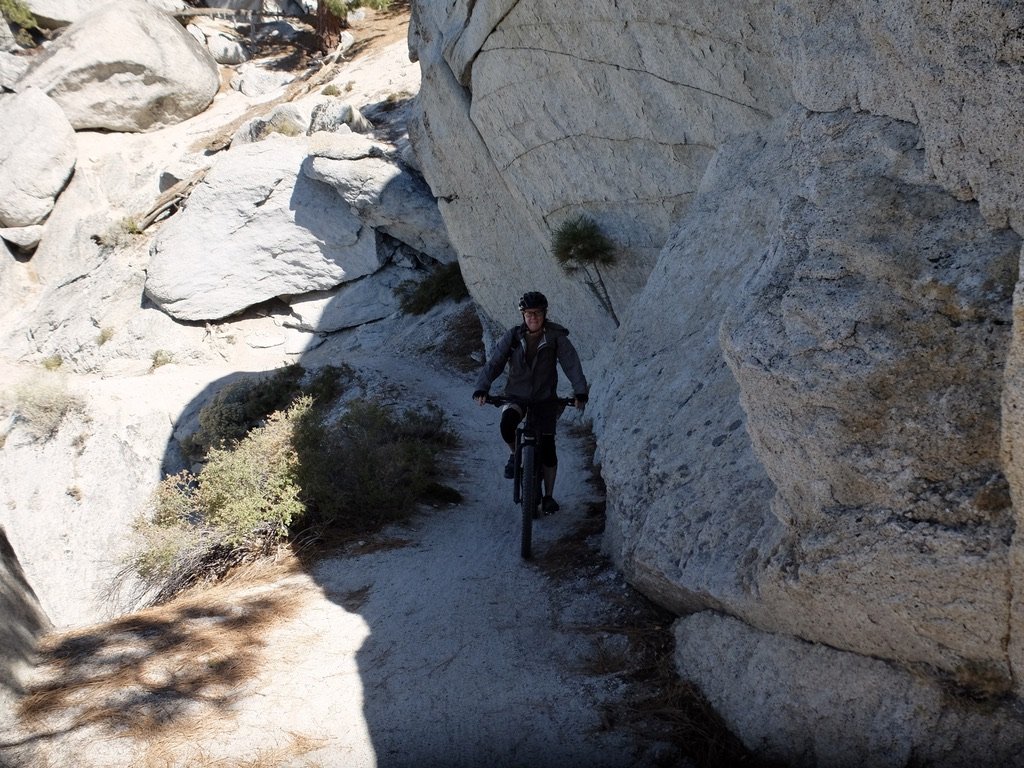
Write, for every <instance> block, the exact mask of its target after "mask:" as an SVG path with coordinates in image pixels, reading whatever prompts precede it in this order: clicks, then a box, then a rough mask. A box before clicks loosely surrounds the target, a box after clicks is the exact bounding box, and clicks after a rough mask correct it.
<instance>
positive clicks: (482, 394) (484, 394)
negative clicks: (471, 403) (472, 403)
mask: <svg viewBox="0 0 1024 768" xmlns="http://www.w3.org/2000/svg"><path fill="white" fill-rule="evenodd" d="M478 397H487V390H486V389H478V390H477V391H476V392H474V393H473V399H474V400H476V399H477V398H478Z"/></svg>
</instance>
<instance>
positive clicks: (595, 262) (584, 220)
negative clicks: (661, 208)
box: [551, 214, 619, 326]
mask: <svg viewBox="0 0 1024 768" xmlns="http://www.w3.org/2000/svg"><path fill="white" fill-rule="evenodd" d="M551 252H552V254H553V255H554V257H555V260H556V261H557V262H558V263H559V265H561V267H562V269H563V270H565V272H566V274H570V275H571V274H574V273H576V272H582V273H583V276H584V282H585V283H586V285H587V287H588V288H589V289H590V290H591V292H592V293H593V294H594V297H595V298H596V299H597V300H598V303H600V304H601V306H602V307H603V308H604V310H605V311H606V312H607V313H608V314H609V315H610V316H611V318H612V320H614V321H615V325H616V326H617V325H618V324H619V318H618V316H617V315H616V314H615V308H614V307H613V306H612V300H611V296H610V295H609V293H608V288H607V286H606V285H605V282H604V277H603V276H602V275H601V267H603V266H604V267H607V266H610V265H612V264H614V263H615V245H614V244H613V243H612V241H611V240H609V239H608V238H607V237H606V236H605V234H604V233H603V232H602V231H601V228H600V227H599V226H598V225H597V222H595V221H594V220H593V219H591V218H590V217H589V216H584V215H583V214H580V215H579V216H575V217H573V218H571V219H567V220H566V221H564V222H562V224H561V226H559V227H558V228H557V229H556V230H555V232H554V234H553V235H552V238H551Z"/></svg>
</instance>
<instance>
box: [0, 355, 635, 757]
mask: <svg viewBox="0 0 1024 768" xmlns="http://www.w3.org/2000/svg"><path fill="white" fill-rule="evenodd" d="M351 362H353V363H354V364H355V365H356V366H357V367H358V368H359V369H360V370H362V371H364V372H365V371H374V373H373V374H372V375H373V376H375V377H378V378H379V380H380V381H381V382H383V383H384V384H385V386H386V387H388V388H390V389H391V390H392V391H394V390H403V391H404V392H406V393H408V402H415V401H416V400H417V399H419V398H422V399H424V400H430V401H433V402H435V403H436V404H437V405H439V406H440V407H441V408H442V410H443V411H444V412H445V414H446V415H447V416H448V418H449V419H450V421H451V423H452V424H453V425H454V426H455V427H456V428H457V431H458V432H459V434H460V436H461V442H462V444H461V447H460V448H459V449H458V450H457V451H456V453H455V454H454V455H453V457H452V484H453V485H454V486H456V487H457V488H458V489H459V490H460V491H461V492H462V493H463V495H464V497H465V498H464V501H463V502H462V503H461V504H458V505H454V506H450V507H445V508H434V509H427V510H425V511H424V512H423V513H422V514H420V515H418V516H417V517H416V518H414V519H413V520H412V521H411V522H410V523H409V524H406V525H402V526H395V527H392V528H390V529H388V530H387V531H385V532H383V533H382V534H380V535H379V536H377V537H373V538H372V539H368V540H367V541H366V542H364V543H361V544H357V545H352V546H350V547H348V549H347V551H345V552H341V553H339V554H338V555H337V556H333V557H329V558H327V559H322V560H320V561H318V562H315V563H313V564H307V565H306V566H305V567H297V568H294V569H292V570H291V571H289V572H286V573H283V574H281V575H279V576H278V577H276V578H274V579H271V580H269V581H264V582H263V583H257V584H256V585H248V586H245V585H242V586H238V587H233V588H232V587H230V586H229V587H228V588H226V589H227V590H228V591H226V592H225V591H224V590H214V592H213V593H211V594H210V595H207V596H205V597H203V598H202V599H200V600H199V602H197V603H194V604H185V605H184V606H182V607H178V608H173V607H172V608H170V610H171V611H172V613H171V614H170V618H169V619H167V620H166V626H163V625H161V626H160V627H157V626H156V624H157V623H158V622H156V621H149V620H147V621H149V623H148V624H146V623H145V622H144V627H145V628H146V629H147V631H149V632H150V633H151V634H150V635H149V636H160V635H159V632H160V631H165V632H176V633H178V634H180V635H181V636H183V637H188V638H189V639H188V642H187V643H184V644H183V645H181V646H180V647H174V644H173V643H170V642H167V641H166V639H164V640H161V641H159V642H155V643H154V644H153V645H152V647H148V648H147V647H145V645H144V643H143V647H142V648H140V647H139V646H138V638H139V637H143V638H145V637H149V636H147V635H146V634H145V632H141V633H137V634H136V635H133V637H135V638H136V645H135V647H131V644H130V643H127V642H126V643H125V644H124V647H122V646H119V645H118V643H117V642H115V641H114V636H115V635H116V632H114V631H112V630H111V629H110V628H109V627H107V628H95V629H94V630H93V635H94V636H93V637H92V642H94V643H95V644H97V647H98V650H96V649H93V652H92V654H91V656H92V657H91V658H90V659H89V661H88V662H86V663H85V664H84V670H85V671H83V670H78V671H77V672H76V674H78V675H79V676H84V677H85V678H89V677H90V673H89V672H88V671H87V670H88V668H92V669H93V670H94V673H92V679H93V681H94V682H102V683H105V684H106V688H108V689H109V688H112V687H113V686H116V685H117V681H118V680H122V681H125V682H123V683H122V684H123V686H124V687H123V688H122V690H121V691H116V690H105V689H104V686H103V685H95V686H94V687H95V692H94V693H92V694H89V696H87V697H86V698H84V699H82V700H80V703H79V705H78V706H77V707H69V708H66V710H65V711H64V712H63V713H61V714H59V715H58V716H57V717H56V718H54V717H51V718H50V719H49V720H44V721H41V722H40V723H38V724H37V725H36V726H35V728H34V729H30V730H29V731H26V732H21V733H20V734H18V737H17V738H15V739H13V741H14V742H16V743H17V744H19V745H20V747H19V749H16V750H14V751H8V752H6V753H5V754H8V755H10V756H12V758H13V756H14V755H15V754H18V755H20V759H22V760H28V761H29V762H25V763H24V764H26V765H28V764H36V765H40V766H71V765H74V766H82V767H83V768H87V767H88V766H148V765H152V766H185V765H189V766H193V765H216V766H242V765H253V766H271V765H272V766H286V765H287V766H292V765H294V766H323V767H325V768H335V767H337V768H342V767H343V766H344V767H347V768H358V767H361V766H382V767H383V766H388V767H394V768H397V767H398V766H466V767H467V768H468V767H469V766H485V765H486V766H495V767H503V766H509V767H511V766H533V767H534V768H544V767H545V766H576V765H587V766H595V767H596V766H608V767H609V768H611V767H613V766H643V765H646V764H651V762H652V761H653V757H652V755H651V753H649V752H646V751H644V750H643V749H640V748H639V747H638V745H637V742H636V741H635V738H634V737H633V735H631V734H630V733H628V732H627V731H622V730H607V729H602V727H601V724H602V716H601V712H602V706H603V705H610V704H613V703H614V702H615V701H616V699H617V698H618V697H621V696H622V695H623V694H624V689H623V686H622V684H621V683H620V682H619V678H617V677H616V676H614V675H605V676H601V675H596V674H593V673H592V672H588V671H587V660H588V658H592V656H593V654H594V652H595V647H596V646H595V642H600V640H601V635H600V633H594V632H593V631H591V629H592V628H594V627H596V626H598V625H600V624H602V623H603V622H606V621H607V620H608V617H609V616H610V615H611V613H612V612H613V610H614V606H613V605H612V602H613V598H614V592H615V590H616V589H617V590H619V591H620V592H623V591H624V590H625V588H624V587H623V586H621V585H617V584H616V579H617V577H616V576H615V575H614V574H613V573H612V572H611V571H610V570H609V569H608V568H604V569H599V570H598V571H594V570H590V571H589V573H590V575H589V576H585V577H584V576H582V575H580V576H578V577H574V576H570V577H568V578H558V579H553V578H551V577H549V576H548V575H546V572H545V568H544V565H545V563H546V562H547V561H549V560H550V559H551V558H553V557H555V556H556V553H557V548H558V544H557V542H558V541H559V539H561V538H563V537H566V536H568V535H569V534H571V532H572V531H573V530H574V529H575V528H576V527H577V526H579V525H580V523H581V522H583V521H584V519H585V517H586V516H587V507H588V505H589V503H590V502H592V501H594V500H595V491H594V490H593V488H592V486H591V485H589V484H588V483H587V482H586V480H587V469H586V467H585V459H586V457H585V453H586V451H585V449H584V446H583V445H582V443H581V440H580V438H578V437H574V436H573V435H571V434H570V430H567V429H566V425H565V424H563V425H562V427H561V434H560V439H559V449H560V450H559V459H560V471H559V482H558V486H557V488H556V496H557V497H558V499H559V501H560V502H561V504H562V510H561V511H560V512H559V513H557V514H555V515H552V516H548V517H545V518H542V519H540V520H538V521H537V522H536V525H535V526H534V551H535V559H534V561H532V562H524V561H523V560H521V558H520V557H519V530H520V527H519V517H518V509H517V508H516V507H514V506H513V504H512V501H511V483H510V481H507V480H505V479H504V478H503V477H502V475H501V469H502V467H503V464H504V458H505V449H504V447H503V445H502V444H501V443H500V441H499V439H498V437H497V429H496V424H497V417H498V411H497V409H495V408H492V407H490V406H486V407H480V406H478V405H476V404H475V403H474V402H473V401H472V400H471V398H470V392H471V384H470V383H469V382H468V381H466V380H462V379H459V378H457V377H454V376H452V375H449V374H445V373H440V372H437V371H434V370H431V369H430V368H429V367H427V366H425V365H424V364H422V363H421V362H417V361H413V362H410V361H403V360H398V359H387V358H383V357H379V356H378V357H374V358H373V359H367V360H353V361H351ZM595 573H596V574H597V575H596V576H595V575H594V574H595ZM231 589H234V591H231ZM175 611H176V612H175ZM161 615H162V616H164V617H165V618H166V617H167V615H168V614H167V611H166V610H165V611H164V613H163V614H161ZM207 630H209V631H212V632H213V633H214V636H215V637H216V640H215V641H211V642H210V643H208V644H206V645H204V644H203V643H202V642H199V640H198V639H197V638H201V632H203V631H207ZM190 632H192V633H194V636H191V637H189V633H190ZM87 637H88V633H87ZM174 651H177V655H175V653H174ZM161 654H163V655H164V656H165V657H166V658H165V661H164V662H163V663H162V664H157V663H155V662H154V660H155V659H159V657H160V655H161ZM118 664H121V665H124V666H126V667H127V674H120V673H119V674H112V673H111V672H110V669H111V667H112V665H113V666H116V665H118ZM196 664H198V665H199V666H200V669H199V670H198V671H197V672H194V673H193V674H192V677H191V678H190V677H189V670H190V669H191V668H192V667H193V666H195V665H196ZM140 680H144V681H147V683H148V688H147V687H145V686H143V692H144V693H148V696H146V697H143V696H140V695H139V681H140ZM190 681H191V682H190ZM161 686H163V687H164V690H163V691H162V692H161ZM183 691H184V692H185V695H182V692H183ZM90 708H91V709H92V710H94V712H93V714H94V715H96V717H94V718H93V717H88V716H86V717H83V714H85V715H88V714H89V711H90ZM119 708H120V709H122V710H123V711H122V715H123V716H124V717H122V718H121V719H120V720H119V719H118V717H117V716H116V714H111V711H113V712H115V713H116V712H117V710H118V709H119ZM140 713H145V714H146V718H147V719H146V720H145V721H140V720H139V719H138V716H139V714H140ZM90 720H92V721H93V722H88V721H90ZM83 721H84V722H83ZM41 734H42V736H41V737H40V735H41ZM8 743H10V742H8ZM0 754H4V753H0ZM2 759H3V758H2V757H0V764H2ZM13 764H18V763H16V762H14V763H12V765H13Z"/></svg>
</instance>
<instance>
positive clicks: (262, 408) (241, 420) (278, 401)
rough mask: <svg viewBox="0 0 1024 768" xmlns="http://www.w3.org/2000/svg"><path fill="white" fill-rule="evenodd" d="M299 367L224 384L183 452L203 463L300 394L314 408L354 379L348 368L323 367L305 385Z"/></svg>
mask: <svg viewBox="0 0 1024 768" xmlns="http://www.w3.org/2000/svg"><path fill="white" fill-rule="evenodd" d="M304 375H305V371H303V369H302V368H301V367H300V366H298V365H290V366H287V367H285V368H281V369H278V370H277V371H275V372H273V373H272V374H271V375H270V376H263V377H260V378H251V379H240V380H238V381H233V382H231V383H229V384H226V385H225V386H224V387H222V388H221V389H220V391H219V392H217V394H216V395H214V396H213V399H212V400H210V402H209V403H207V404H206V405H204V406H203V408H202V409H201V410H200V411H199V429H198V430H197V431H196V432H195V433H193V434H192V435H189V436H188V437H187V438H186V439H185V440H183V441H182V450H184V451H185V453H186V454H187V455H188V456H190V457H191V458H193V459H202V458H203V457H204V456H205V455H206V452H207V451H208V450H209V449H210V448H212V447H224V446H229V445H231V444H233V443H234V442H236V441H238V440H240V439H241V438H243V437H245V435H246V434H248V432H249V430H250V429H252V428H253V427H255V426H257V425H259V424H260V423H262V422H263V420H264V419H266V418H267V416H268V415H270V414H271V413H273V412H274V411H280V410H284V409H285V408H287V407H288V405H289V404H290V403H291V402H292V401H293V400H294V399H295V398H296V397H297V396H298V395H299V394H300V393H301V392H305V393H307V394H309V395H310V396H311V397H312V398H313V400H314V401H315V402H316V403H317V404H326V403H329V402H331V401H332V400H334V399H335V398H337V397H338V395H339V394H341V393H342V392H343V391H344V390H345V388H346V387H347V386H348V385H349V384H350V383H351V382H352V380H353V379H354V378H355V373H354V371H353V370H352V369H351V368H349V367H347V366H325V367H324V368H321V369H320V370H319V371H317V372H316V373H315V374H314V375H313V376H312V377H311V379H310V381H309V382H308V383H306V384H305V385H304V384H303V383H302V382H303V377H304Z"/></svg>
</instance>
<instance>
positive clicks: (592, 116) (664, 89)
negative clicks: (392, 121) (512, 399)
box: [413, 0, 789, 352]
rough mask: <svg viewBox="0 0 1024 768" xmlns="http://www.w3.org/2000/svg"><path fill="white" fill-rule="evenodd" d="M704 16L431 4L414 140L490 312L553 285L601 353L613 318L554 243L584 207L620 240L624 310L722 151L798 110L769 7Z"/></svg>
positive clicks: (418, 24)
mask: <svg viewBox="0 0 1024 768" xmlns="http://www.w3.org/2000/svg"><path fill="white" fill-rule="evenodd" d="M705 10H706V16H707V18H698V19H696V20H694V21H688V22H687V23H686V24H679V23H678V19H677V16H678V14H679V9H678V3H674V2H657V3H653V4H650V3H648V4H643V5H642V6H641V5H636V6H633V5H630V6H629V8H628V9H626V10H619V9H617V8H616V7H615V6H614V5H613V4H612V3H605V2H588V3H584V4H583V5H582V6H580V5H579V4H572V5H567V4H565V3H559V2H556V0H527V1H526V2H519V3H466V2H458V3H455V4H454V7H453V8H452V9H451V11H450V13H447V14H446V13H445V10H444V6H443V5H438V4H436V3H435V4H425V3H421V4H417V6H416V9H415V11H414V23H415V29H414V32H413V37H414V44H415V45H416V48H417V54H418V56H419V59H420V62H421V66H422V70H423V84H422V87H421V92H420V103H421V108H422V109H423V112H424V114H425V115H426V118H425V119H423V120H421V121H420V123H419V126H418V129H417V130H416V131H415V132H414V133H413V138H414V139H415V144H416V146H417V151H418V153H419V155H420V159H421V162H422V164H423V167H424V173H425V175H426V176H427V179H428V181H429V182H430V183H431V185H432V187H433V190H434V193H435V195H436V196H437V197H438V198H440V199H441V200H442V201H443V202H442V212H443V213H444V215H445V221H446V223H447V225H448V231H449V234H450V236H451V238H452V240H453V242H454V243H455V245H456V247H457V248H458V250H459V252H460V254H461V256H462V262H461V263H462V265H463V272H464V274H465V276H466V280H467V282H468V283H469V284H470V285H471V286H472V289H473V294H474V297H475V298H476V299H477V300H478V301H479V302H480V303H481V304H482V306H483V308H484V309H485V310H486V311H487V312H488V313H489V314H491V315H492V316H494V317H495V318H498V319H501V320H504V321H509V320H512V319H514V317H515V304H514V298H515V296H517V295H518V294H519V293H521V292H522V290H525V289H529V288H531V287H532V288H540V289H542V290H546V291H549V292H550V293H551V294H553V295H552V296H551V297H550V298H552V300H553V305H554V306H555V307H557V308H558V310H559V311H561V312H565V313H566V314H569V315H571V316H574V317H576V318H578V320H577V325H578V326H579V327H578V329H576V330H575V331H574V337H577V338H578V339H579V342H580V346H581V348H582V349H583V350H584V351H585V352H586V351H594V350H596V349H598V348H599V347H601V346H603V345H604V343H605V341H606V338H607V333H608V331H609V330H610V329H611V328H610V323H609V318H608V317H607V316H606V315H605V314H604V313H603V312H602V311H601V310H600V308H599V307H598V306H596V304H595V302H594V299H593V298H592V296H591V295H590V293H589V291H588V290H587V289H586V287H585V286H583V285H582V284H581V283H580V282H579V281H573V282H568V281H565V280H562V279H561V273H560V271H559V269H558V267H557V266H556V264H555V263H554V260H553V259H552V257H551V255H550V240H551V234H552V232H553V231H554V230H555V229H556V228H557V227H558V226H559V225H560V224H561V223H563V222H564V221H565V220H566V219H567V218H569V217H570V216H572V215H574V214H577V213H581V212H586V213H588V214H589V215H591V216H593V217H594V218H595V220H597V222H598V223H599V224H600V225H601V226H602V227H604V228H605V229H606V231H608V232H609V233H610V234H612V235H613V239H614V240H615V242H616V244H617V245H618V247H619V249H620V259H619V263H618V265H617V266H616V267H614V268H613V269H612V270H610V274H609V275H608V276H607V281H606V282H607V284H608V285H609V290H610V292H611V298H612V304H613V305H614V306H616V307H618V308H619V309H622V308H624V307H625V305H626V304H627V303H628V301H629V299H630V297H631V296H632V294H633V293H635V291H636V290H637V289H638V288H639V287H640V286H641V285H642V284H643V282H644V280H646V278H647V275H648V273H649V272H650V269H651V267H652V266H653V264H654V260H655V258H656V256H657V252H658V250H659V249H660V248H661V246H662V245H663V244H664V242H665V239H666V237H667V236H668V233H669V231H670V229H671V227H672V224H673V222H675V221H676V220H677V219H678V218H679V216H680V215H681V214H682V212H683V211H684V210H685V209H686V206H687V204H688V203H689V201H690V200H691V198H692V196H693V193H694V192H695V190H696V189H697V185H698V183H699V181H700V178H701V175H702V174H703V170H704V166H705V165H706V164H707V162H708V160H709V158H710V157H711V155H712V154H713V152H714V148H715V146H716V145H717V144H718V143H719V142H720V141H721V140H722V138H723V137H724V136H726V135H727V134H728V133H729V132H731V131H735V130H737V129H743V128H745V127H746V128H750V127H754V126H758V125H761V124H763V123H764V122H765V121H766V120H767V119H769V118H770V116H771V115H772V114H773V113H775V112H777V111H779V110H780V109H781V108H782V106H783V105H785V104H787V103H788V101H789V93H788V87H787V85H786V83H785V82H784V81H783V80H782V78H780V77H777V76H773V75H775V74H776V73H777V66H776V64H775V60H774V58H773V57H772V56H771V55H770V51H769V50H768V48H767V46H766V45H765V44H764V41H760V40H758V39H757V38H756V37H755V36H754V35H753V30H755V29H761V28H765V27H767V26H769V23H770V15H769V14H767V13H766V12H765V10H763V9H761V7H760V4H749V5H742V6H739V7H738V8H733V7H731V6H730V8H729V9H725V10H723V9H719V8H715V7H709V8H707V9H705ZM470 67H471V77H470ZM460 81H461V82H460ZM470 82H471V87H468V84H469V83H470Z"/></svg>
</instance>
